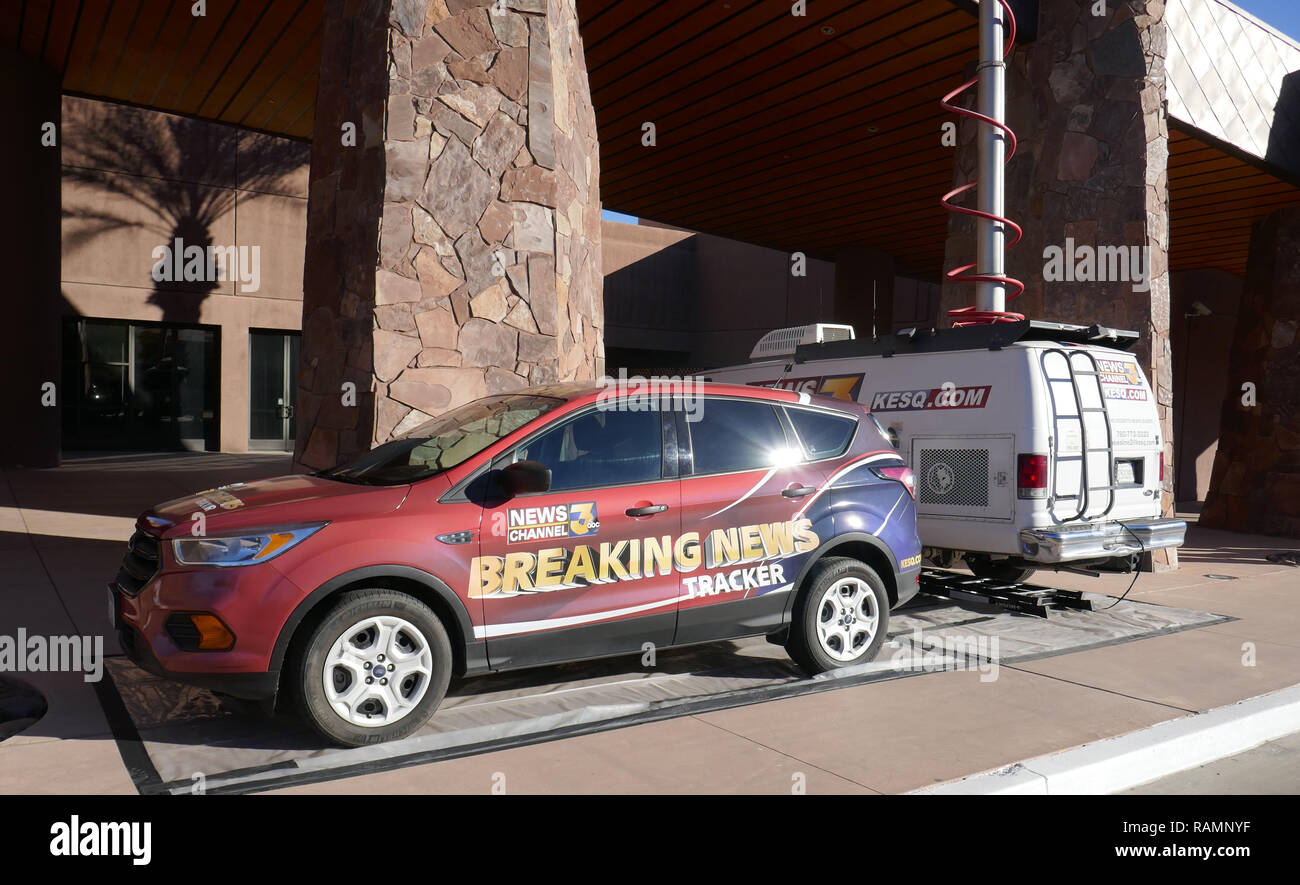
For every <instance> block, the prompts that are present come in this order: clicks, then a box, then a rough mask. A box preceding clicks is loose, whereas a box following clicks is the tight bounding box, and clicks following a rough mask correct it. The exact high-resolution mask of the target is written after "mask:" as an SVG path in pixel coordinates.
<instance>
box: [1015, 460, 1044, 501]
mask: <svg viewBox="0 0 1300 885" xmlns="http://www.w3.org/2000/svg"><path fill="white" fill-rule="evenodd" d="M1016 496H1017V497H1019V498H1046V497H1047V456H1046V455H1024V454H1022V455H1019V456H1017V458H1016Z"/></svg>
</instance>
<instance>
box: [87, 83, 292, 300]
mask: <svg viewBox="0 0 1300 885" xmlns="http://www.w3.org/2000/svg"><path fill="white" fill-rule="evenodd" d="M69 118H72V119H69ZM64 124H65V128H66V127H67V126H68V124H72V126H74V127H76V129H79V130H80V133H79V136H78V137H75V138H70V139H67V140H66V141H65V143H64V146H63V164H64V170H65V176H66V177H67V178H68V179H69V180H72V181H75V182H77V183H80V184H84V185H88V186H89V187H91V188H93V189H95V190H98V191H100V192H101V193H102V194H103V195H105V196H107V197H109V199H105V200H101V201H98V203H97V205H96V206H94V207H71V208H70V207H69V206H67V205H66V203H65V205H64V208H63V215H64V218H65V219H74V220H76V221H77V222H79V223H78V224H76V225H75V226H71V228H70V226H67V225H65V230H64V236H63V248H64V250H65V252H70V251H75V250H77V249H80V248H82V247H83V246H86V245H89V244H90V243H91V242H92V241H93V240H95V239H96V238H98V237H100V236H102V235H104V234H107V233H111V232H114V231H120V230H121V229H123V228H137V229H143V230H145V231H147V232H148V233H149V234H150V235H152V237H154V238H156V243H157V245H159V246H165V247H167V249H169V250H172V249H175V248H176V246H177V241H181V242H182V243H183V246H184V255H183V256H182V258H183V259H184V258H186V257H192V256H193V255H194V254H195V253H194V249H195V247H197V248H198V249H199V250H202V251H201V252H200V253H198V254H200V255H201V256H203V260H202V261H201V262H199V263H196V264H193V265H192V267H191V268H190V271H191V272H186V273H183V274H182V278H181V279H176V278H175V274H174V273H170V272H169V271H170V270H171V268H172V267H173V266H175V265H174V263H173V262H171V261H164V260H161V259H159V256H158V254H157V253H155V254H154V256H153V257H154V259H155V264H154V267H153V272H152V273H151V277H152V279H151V280H150V284H151V286H152V291H151V292H150V294H149V298H148V301H149V303H150V304H154V305H157V306H158V307H159V308H161V310H162V312H163V317H162V319H163V322H166V323H176V324H195V323H197V322H198V321H199V318H200V315H201V312H202V307H203V302H204V300H205V299H206V298H207V297H208V296H209V295H210V294H212V292H213V291H215V290H216V289H217V288H218V286H219V285H220V283H221V282H222V281H223V280H232V279H238V278H239V271H240V267H239V265H238V264H232V262H231V261H230V260H229V258H230V257H231V256H232V255H233V254H236V253H233V252H229V251H228V247H233V246H235V245H236V244H235V243H233V242H232V243H215V242H214V235H213V231H214V229H215V228H216V226H217V224H218V223H219V222H221V221H222V219H224V218H225V217H226V215H228V214H229V213H230V212H232V211H233V210H234V208H235V202H236V198H237V197H236V195H237V194H238V199H239V200H240V201H248V200H251V199H256V198H257V197H259V196H260V195H262V194H264V193H267V192H277V191H280V192H282V188H281V183H282V181H283V179H284V178H285V177H286V176H287V175H289V174H290V173H293V172H296V171H297V170H299V169H300V168H301V167H302V165H303V160H302V157H301V155H300V154H299V153H298V152H297V151H293V150H286V149H285V144H284V142H283V141H282V140H280V139H275V138H271V137H267V136H261V135H257V134H255V133H245V132H242V131H241V130H239V129H237V128H235V127H232V126H226V125H223V124H219V123H213V122H211V121H208V120H199V119H193V118H189V117H180V116H175V115H171V114H163V113H159V112H154V111H147V110H142V109H135V108H127V107H122V106H117V105H111V104H107V103H102V102H90V101H84V102H70V103H68V104H67V105H65V113H64ZM113 198H117V199H113ZM245 245H248V244H245ZM210 247H215V250H214V251H213V252H210V251H209V249H210ZM210 255H214V259H209V258H208V256H210ZM182 269H184V266H183V262H182ZM193 271H197V272H198V273H193ZM169 277H170V278H169Z"/></svg>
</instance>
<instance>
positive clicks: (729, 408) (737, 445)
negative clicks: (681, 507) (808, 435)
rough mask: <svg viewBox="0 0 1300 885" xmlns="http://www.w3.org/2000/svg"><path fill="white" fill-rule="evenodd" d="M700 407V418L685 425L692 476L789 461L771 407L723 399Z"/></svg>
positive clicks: (787, 444) (748, 468)
mask: <svg viewBox="0 0 1300 885" xmlns="http://www.w3.org/2000/svg"><path fill="white" fill-rule="evenodd" d="M703 406H704V407H703V408H702V409H701V410H700V420H699V421H693V422H690V423H688V424H687V426H688V427H689V428H690V434H691V449H692V452H693V454H694V460H695V475H696V476H700V475H703V474H709V473H731V472H732V471H736V470H756V469H759V468H763V469H766V468H768V467H772V466H774V465H776V464H784V463H789V460H790V451H789V450H790V444H789V443H788V442H787V441H786V438H785V429H784V428H783V427H782V426H781V419H780V418H778V417H777V415H776V410H775V409H773V408H772V406H770V405H768V404H767V403H756V402H747V401H745V400H726V399H706V400H704V404H703ZM796 458H797V456H796Z"/></svg>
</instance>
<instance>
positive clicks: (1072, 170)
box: [940, 0, 1174, 512]
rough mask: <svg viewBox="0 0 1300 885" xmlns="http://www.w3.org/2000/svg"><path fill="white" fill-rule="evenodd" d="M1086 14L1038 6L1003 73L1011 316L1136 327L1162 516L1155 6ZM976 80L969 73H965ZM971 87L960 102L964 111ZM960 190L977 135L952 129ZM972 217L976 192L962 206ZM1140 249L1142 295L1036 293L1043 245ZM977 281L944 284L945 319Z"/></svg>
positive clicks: (1075, 8)
mask: <svg viewBox="0 0 1300 885" xmlns="http://www.w3.org/2000/svg"><path fill="white" fill-rule="evenodd" d="M1106 6H1107V10H1108V14H1107V15H1106V16H1099V17H1095V16H1093V15H1092V14H1091V9H1092V7H1093V4H1091V3H1081V2H1079V0H1041V2H1040V4H1039V8H1040V11H1039V18H1038V36H1037V39H1036V40H1035V41H1034V42H1033V43H1030V44H1027V45H1025V46H1021V47H1018V48H1017V49H1015V50H1014V51H1013V53H1012V56H1011V58H1010V59H1009V60H1008V66H1007V77H1006V81H1007V120H1008V123H1009V124H1010V126H1011V128H1012V129H1013V130H1014V131H1015V133H1016V135H1017V137H1018V139H1019V149H1018V150H1017V151H1016V155H1015V157H1014V158H1012V160H1011V162H1010V163H1009V164H1008V166H1007V171H1006V206H1007V210H1008V212H1007V214H1008V217H1010V218H1011V219H1012V220H1014V221H1015V222H1017V223H1018V224H1020V226H1021V227H1023V228H1024V231H1025V236H1024V239H1022V240H1021V241H1020V243H1019V244H1017V245H1016V246H1014V247H1013V248H1011V249H1009V250H1008V251H1007V261H1006V266H1007V270H1008V273H1009V274H1010V275H1011V276H1013V277H1016V278H1018V279H1020V280H1021V281H1022V282H1024V283H1025V284H1026V288H1025V292H1024V294H1022V295H1021V296H1020V297H1019V298H1018V299H1016V300H1014V301H1011V302H1009V303H1008V305H1007V307H1008V309H1009V310H1013V311H1015V312H1017V313H1022V314H1025V315H1026V316H1027V317H1029V318H1031V319H1041V320H1051V321H1056V322H1067V323H1069V322H1075V323H1101V324H1103V325H1107V326H1111V327H1117V328H1122V329H1135V330H1137V331H1138V332H1139V333H1140V334H1141V336H1142V337H1141V340H1140V341H1139V342H1138V344H1137V345H1136V346H1135V347H1134V352H1135V353H1136V354H1137V355H1138V356H1139V359H1140V360H1141V363H1142V365H1143V367H1144V370H1145V371H1146V373H1147V377H1148V378H1149V379H1150V381H1151V386H1152V388H1153V390H1154V392H1155V396H1156V402H1157V406H1158V408H1159V412H1160V419H1161V424H1162V427H1163V432H1164V438H1165V463H1166V469H1165V483H1164V495H1163V505H1164V509H1165V511H1166V512H1172V510H1173V476H1174V472H1173V470H1172V469H1171V468H1172V464H1173V419H1172V406H1173V372H1172V361H1171V355H1170V348H1169V273H1168V248H1169V198H1168V187H1167V173H1166V167H1167V160H1168V156H1169V148H1168V139H1169V130H1168V125H1167V122H1166V119H1165V111H1164V106H1163V100H1164V61H1165V36H1166V31H1165V24H1164V21H1163V16H1164V4H1163V2H1162V0H1120V2H1110V3H1108V4H1106ZM972 69H973V66H972ZM974 95H975V89H974V88H972V89H970V90H969V91H968V92H967V94H966V97H967V100H968V101H969V102H971V103H972V104H971V105H970V106H971V107H973V106H974V105H973V102H974V100H975V99H974ZM961 134H962V138H961V139H960V142H959V146H958V149H957V162H956V174H955V179H954V180H955V182H956V183H964V182H967V181H970V180H971V179H972V178H973V177H974V175H975V167H976V161H977V149H976V146H975V140H974V136H975V124H974V123H973V122H963V123H961ZM965 200H966V201H965V203H964V204H963V205H968V206H971V207H974V206H975V205H976V203H975V194H974V193H973V192H972V193H970V194H967V195H966V196H965ZM951 219H952V220H951V222H950V224H949V238H948V243H947V248H946V254H945V265H944V266H945V268H952V267H957V266H960V265H962V264H965V263H967V262H969V261H972V260H973V258H974V254H975V224H974V221H973V219H970V218H967V217H965V216H961V215H956V214H953V215H952V216H951ZM1067 237H1070V238H1073V240H1074V242H1075V244H1076V245H1079V244H1088V245H1091V246H1094V247H1095V246H1121V245H1122V246H1137V247H1143V246H1145V247H1146V248H1147V249H1148V255H1149V273H1148V275H1149V277H1150V289H1149V291H1146V292H1135V291H1133V286H1132V284H1131V283H1130V282H1126V281H1111V282H1045V281H1044V280H1043V268H1044V257H1043V250H1044V248H1045V247H1046V246H1049V245H1056V246H1059V247H1061V248H1064V247H1065V245H1066V243H1065V240H1066V238H1067ZM974 301H975V287H974V285H973V284H966V285H955V284H951V283H947V284H945V285H944V293H943V299H942V303H941V314H940V321H941V324H942V325H947V316H946V314H947V311H948V310H949V309H951V308H954V307H962V306H964V305H967V304H973V303H974Z"/></svg>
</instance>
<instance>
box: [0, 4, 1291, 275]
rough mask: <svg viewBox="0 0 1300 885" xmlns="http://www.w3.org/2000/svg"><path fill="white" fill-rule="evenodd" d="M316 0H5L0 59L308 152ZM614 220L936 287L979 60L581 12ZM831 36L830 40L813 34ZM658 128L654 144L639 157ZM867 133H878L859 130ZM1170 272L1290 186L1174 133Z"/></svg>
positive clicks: (945, 24) (861, 33) (882, 25)
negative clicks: (962, 124) (947, 199)
mask: <svg viewBox="0 0 1300 885" xmlns="http://www.w3.org/2000/svg"><path fill="white" fill-rule="evenodd" d="M321 4H322V0H208V4H207V10H208V12H207V15H206V16H202V17H195V16H194V15H192V14H191V11H190V10H191V5H192V4H191V2H190V0H8V3H6V4H5V7H4V9H3V10H2V11H0V45H3V46H10V47H14V48H17V49H19V50H20V51H22V52H24V53H26V54H28V55H32V56H37V57H40V58H42V59H44V61H45V62H46V64H48V65H49V66H50V67H51V68H52V69H54V70H57V71H60V72H62V75H63V81H64V88H65V90H66V91H68V92H71V93H77V94H85V95H92V96H95V97H100V98H107V99H111V100H115V101H123V102H129V103H133V104H140V105H145V106H148V107H155V108H159V109H162V110H167V111H172V112H176V113H182V114H190V115H194V116H199V117H204V118H208V119H214V120H220V121H222V122H226V123H231V124H235V125H239V126H244V127H248V128H251V129H258V130H262V131H267V132H274V133H279V134H284V135H289V136H293V137H299V138H309V137H310V136H311V131H312V118H313V110H314V103H315V99H316V72H317V68H318V66H319V63H320V51H321ZM578 11H579V16H580V19H581V21H582V37H583V41H584V44H585V48H586V56H587V66H588V71H589V76H590V82H591V89H592V96H593V99H594V103H595V105H596V118H597V126H598V128H599V133H600V141H601V166H602V180H601V196H602V199H603V200H604V202H605V205H606V206H608V207H609V208H611V209H616V210H618V211H622V212H628V213H631V214H635V215H640V216H643V217H645V218H650V219H655V220H659V221H664V222H668V223H671V224H675V225H680V226H682V227H688V228H692V229H694V230H701V231H706V232H708V233H715V234H719V235H721V236H726V237H732V238H734V239H738V240H743V241H746V242H751V243H758V244H761V245H766V246H771V247H773V248H778V249H783V250H787V251H796V250H798V251H803V252H806V253H808V254H810V255H814V256H822V257H831V256H833V255H834V253H835V251H836V249H838V248H840V247H843V246H854V245H871V246H875V247H876V248H879V249H883V250H885V251H887V252H889V253H891V254H892V255H894V257H895V260H896V262H897V266H898V270H899V272H900V273H902V274H907V275H912V276H918V277H922V278H930V279H937V278H938V275H939V273H940V270H941V265H942V261H943V247H944V241H945V239H946V237H947V218H946V214H945V213H944V211H943V210H942V209H941V208H940V207H939V204H938V197H939V194H941V193H943V192H944V191H945V190H947V189H948V188H949V187H950V186H951V180H952V153H951V150H950V149H946V148H943V147H942V146H941V145H940V144H939V139H938V132H939V127H940V125H941V124H942V123H943V122H944V120H946V119H948V118H947V116H946V115H945V114H944V113H943V112H942V111H941V110H940V109H939V107H938V104H937V97H938V96H939V95H941V94H942V93H943V92H945V91H947V90H948V89H949V88H951V87H952V86H953V85H955V84H956V83H958V82H960V79H961V76H962V71H963V68H964V66H965V65H966V64H967V63H968V62H969V61H970V60H971V59H972V58H974V56H975V51H976V32H975V28H974V21H973V19H972V17H971V16H970V15H969V14H968V13H966V12H963V11H961V10H959V9H957V8H955V7H954V6H953V5H952V4H951V3H950V2H948V0H919V2H914V0H870V2H853V0H836V2H831V0H818V2H817V3H810V4H808V15H807V16H806V17H796V16H792V15H790V7H789V5H788V4H785V3H771V2H765V0H723V2H710V3H699V2H695V0H667V2H660V3H640V2H619V0H578ZM825 28H830V29H833V33H831V34H826V33H824V32H823V29H825ZM646 122H653V123H654V124H655V128H656V136H657V145H656V146H655V147H653V148H650V147H644V146H643V145H642V144H641V138H642V134H643V130H642V124H643V123H646ZM873 130H874V131H873ZM1169 186H1170V205H1171V215H1172V223H1171V228H1170V266H1171V267H1172V268H1174V269H1185V268H1198V267H1221V268H1223V269H1225V270H1228V271H1231V272H1233V273H1245V266H1246V255H1247V252H1248V250H1249V241H1250V226H1251V224H1252V223H1253V222H1254V221H1256V220H1258V219H1259V218H1261V217H1263V216H1264V215H1265V214H1267V213H1268V212H1270V211H1272V210H1273V209H1276V208H1279V207H1282V206H1292V205H1297V204H1300V190H1297V188H1296V187H1295V186H1294V185H1293V184H1291V183H1289V182H1286V181H1283V180H1280V179H1278V178H1277V177H1275V176H1273V175H1271V174H1269V173H1268V172H1266V171H1262V170H1260V169H1258V168H1256V167H1255V166H1253V165H1251V164H1250V163H1248V162H1247V161H1245V160H1244V159H1241V158H1239V157H1237V156H1234V155H1231V154H1229V153H1226V152H1225V151H1223V150H1221V149H1219V148H1217V147H1214V146H1212V145H1210V144H1208V143H1206V142H1205V141H1202V140H1200V139H1198V138H1197V137H1195V136H1194V135H1192V134H1189V133H1188V132H1184V131H1181V130H1178V129H1173V130H1171V132H1170V158H1169Z"/></svg>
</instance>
